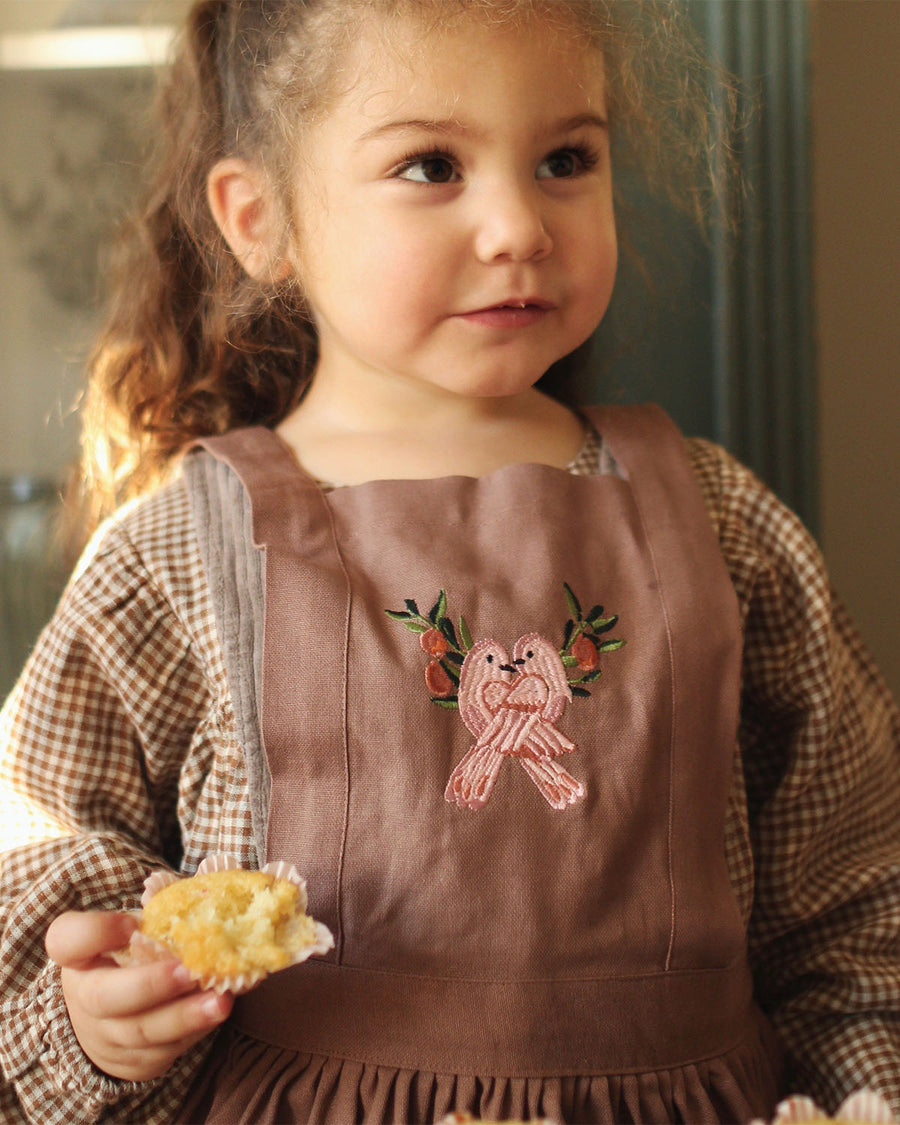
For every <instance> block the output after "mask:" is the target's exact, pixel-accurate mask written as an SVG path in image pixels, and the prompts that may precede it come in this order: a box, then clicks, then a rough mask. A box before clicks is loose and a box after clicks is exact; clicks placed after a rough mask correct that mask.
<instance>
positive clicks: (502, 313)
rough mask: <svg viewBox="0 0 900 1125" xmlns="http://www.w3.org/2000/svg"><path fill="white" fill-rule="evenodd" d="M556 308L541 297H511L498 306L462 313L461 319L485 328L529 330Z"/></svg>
mask: <svg viewBox="0 0 900 1125" xmlns="http://www.w3.org/2000/svg"><path fill="white" fill-rule="evenodd" d="M554 307H555V306H554V305H553V304H552V303H551V302H550V301H545V300H543V299H542V298H539V297H511V298H509V300H506V301H501V302H500V303H498V304H496V305H490V306H488V307H486V308H482V309H473V310H472V311H471V312H466V313H460V314H459V319H461V320H464V321H466V322H467V323H469V324H480V325H482V326H483V327H485V328H527V327H529V326H530V325H532V324H537V323H538V322H539V321H541V320H543V318H544V317H545V316H546V315H547V313H548V312H549V311H550V310H551V309H553V308H554Z"/></svg>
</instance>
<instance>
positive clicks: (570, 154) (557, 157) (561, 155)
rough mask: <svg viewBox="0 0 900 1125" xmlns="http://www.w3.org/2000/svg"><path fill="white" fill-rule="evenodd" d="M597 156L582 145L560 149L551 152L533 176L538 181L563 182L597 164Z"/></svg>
mask: <svg viewBox="0 0 900 1125" xmlns="http://www.w3.org/2000/svg"><path fill="white" fill-rule="evenodd" d="M597 160H598V156H597V154H596V153H595V152H594V151H593V150H592V149H589V148H587V147H586V146H583V145H572V147H571V148H560V149H557V151H556V152H551V153H550V155H549V156H547V157H545V158H544V159H543V160H542V161H541V162H540V164H539V165H538V167H537V171H536V172H535V176H536V178H537V179H539V180H565V179H570V178H571V177H572V176H578V175H580V174H581V173H582V172H587V171H589V170H590V169H591V168H593V167H594V165H595V164H596V163H597Z"/></svg>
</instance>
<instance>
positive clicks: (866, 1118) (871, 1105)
mask: <svg viewBox="0 0 900 1125" xmlns="http://www.w3.org/2000/svg"><path fill="white" fill-rule="evenodd" d="M824 1121H834V1122H844V1123H845V1125H898V1122H897V1118H896V1117H894V1115H893V1113H892V1112H891V1107H890V1106H889V1105H888V1104H887V1102H886V1101H885V1100H884V1098H882V1097H881V1095H880V1094H875V1093H873V1092H872V1091H871V1090H860V1091H859V1092H858V1093H856V1094H852V1095H851V1096H850V1097H849V1098H847V1100H846V1101H845V1102H843V1104H842V1105H841V1107H840V1109H839V1110H838V1111H837V1113H836V1114H835V1115H834V1117H829V1116H828V1115H827V1114H826V1113H825V1112H824V1111H823V1110H821V1109H820V1108H819V1107H818V1106H817V1105H816V1103H815V1102H814V1101H813V1100H812V1098H806V1097H802V1096H800V1095H795V1096H794V1097H790V1098H785V1100H784V1101H783V1102H779V1104H778V1106H777V1108H776V1110H775V1117H774V1118H773V1120H772V1125H807V1123H809V1122H824ZM751 1125H764V1123H763V1122H762V1121H754V1122H751Z"/></svg>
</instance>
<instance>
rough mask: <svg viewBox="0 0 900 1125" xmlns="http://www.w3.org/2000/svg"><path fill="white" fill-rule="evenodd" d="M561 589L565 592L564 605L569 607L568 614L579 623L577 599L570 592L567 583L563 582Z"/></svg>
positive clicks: (579, 606)
mask: <svg viewBox="0 0 900 1125" xmlns="http://www.w3.org/2000/svg"><path fill="white" fill-rule="evenodd" d="M563 589H564V590H565V592H566V604H567V605H568V607H569V613H571V614H572V616H573V617H574V618H575V619H576V620H577V621H581V620H582V617H581V603H580V602H579V601H578V598H576V597H575V594H574V593H573V592H572V587H571V586H570V585H569V583H568V582H563Z"/></svg>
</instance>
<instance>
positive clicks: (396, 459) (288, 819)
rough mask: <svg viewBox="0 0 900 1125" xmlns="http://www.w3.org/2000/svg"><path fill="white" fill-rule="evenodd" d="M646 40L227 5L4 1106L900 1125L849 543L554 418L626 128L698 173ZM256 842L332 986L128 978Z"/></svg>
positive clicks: (147, 250)
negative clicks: (182, 888) (280, 866)
mask: <svg viewBox="0 0 900 1125" xmlns="http://www.w3.org/2000/svg"><path fill="white" fill-rule="evenodd" d="M651 14H652V20H651V22H650V24H648V25H644V24H641V23H640V21H639V20H638V21H637V22H635V23H629V20H633V19H636V18H637V17H638V16H639V15H640V6H638V5H634V4H624V5H622V6H621V8H620V7H618V6H616V5H613V4H608V3H603V2H600V0H307V2H305V3H299V2H297V0H204V2H202V3H199V4H196V5H195V7H194V9H193V11H192V14H191V17H190V22H189V27H188V31H187V36H186V40H185V45H184V48H183V51H182V54H181V56H180V58H179V60H178V62H177V63H176V65H175V67H174V69H173V72H172V78H171V80H170V82H169V85H168V88H167V93H166V97H165V99H164V102H163V122H164V126H165V134H164V140H163V147H162V153H161V158H160V165H159V168H160V171H159V175H158V177H157V180H156V182H155V187H154V188H153V191H152V193H151V198H150V201H149V204H148V207H147V210H146V212H145V215H144V217H143V219H142V221H141V223H140V224H139V225H138V226H137V227H136V229H135V231H134V232H133V236H134V237H133V239H132V243H133V246H134V247H135V249H134V252H133V255H132V257H131V258H129V259H128V260H127V262H126V265H125V267H124V269H123V273H122V278H123V281H122V285H121V287H120V293H119V298H118V305H117V307H116V309H115V310H114V313H113V317H112V320H111V322H110V327H109V329H108V330H107V332H106V334H105V336H104V337H103V339H102V340H101V344H100V347H99V348H98V351H97V355H96V358H95V362H94V368H93V379H92V385H91V391H90V398H89V403H88V411H87V429H86V433H87V445H86V448H87V452H88V456H87V459H86V465H87V466H88V469H89V470H90V473H91V475H90V476H89V478H88V481H89V485H90V487H91V495H92V497H93V498H94V499H95V500H96V498H98V497H100V498H101V499H102V498H103V496H104V495H106V496H107V497H109V496H112V497H118V498H121V497H123V496H127V495H138V494H141V493H143V494H144V495H143V498H142V499H140V500H139V501H138V502H136V503H132V504H129V505H128V506H126V507H125V508H123V509H122V510H121V511H120V512H119V513H118V514H117V515H116V516H115V518H113V519H112V520H111V521H110V522H108V523H107V525H106V526H105V527H104V529H102V530H101V531H100V532H99V533H98V535H97V536H96V537H95V538H94V541H93V543H92V545H91V546H90V548H89V549H88V550H87V552H86V554H85V555H84V558H83V560H82V562H81V564H80V566H79V568H78V569H77V571H76V573H75V575H74V577H73V579H72V581H71V583H70V585H69V587H68V590H67V592H66V594H65V595H64V597H63V600H62V603H61V605H60V607H59V610H58V612H57V614H56V616H55V618H54V620H53V621H52V622H51V624H50V625H49V627H48V628H47V630H46V631H45V633H44V635H43V637H42V639H41V641H40V643H39V645H38V647H37V650H36V652H35V653H34V655H33V657H32V659H31V661H30V662H29V665H28V667H27V668H26V670H25V672H24V674H23V677H22V679H21V681H20V683H19V685H18V686H17V688H16V690H15V692H14V693H13V695H12V697H11V698H10V700H9V702H8V704H7V707H6V708H5V710H4V712H3V717H2V746H3V754H4V763H5V765H4V769H5V774H6V776H7V777H8V778H10V779H12V781H13V782H14V783H15V784H16V786H17V787H18V788H19V790H20V791H21V792H22V793H24V794H25V795H26V796H27V797H28V799H29V800H30V801H32V802H34V803H36V804H37V805H38V806H39V807H40V808H41V809H42V810H43V812H44V815H45V816H46V817H47V818H48V819H49V820H50V821H52V822H53V823H55V824H56V825H57V826H58V832H57V834H56V835H55V836H54V837H52V838H50V839H48V840H46V841H44V842H42V843H36V844H31V845H28V846H27V847H23V848H20V849H17V850H15V851H13V852H11V853H9V854H8V855H7V856H6V857H5V864H4V868H3V876H2V904H3V905H2V910H3V927H2V932H3V957H2V978H0V979H2V990H0V996H2V999H0V1009H2V1023H0V1026H2V1032H0V1066H2V1073H3V1081H4V1084H3V1086H2V1087H0V1110H2V1117H3V1120H4V1121H11V1122H12V1121H22V1120H28V1121H35V1122H41V1123H42V1125H46V1123H48V1122H60V1123H62V1122H65V1123H67V1125H68V1123H69V1122H71V1121H94V1120H110V1121H117V1122H124V1121H141V1122H171V1121H176V1120H177V1121H188V1122H190V1121H215V1122H225V1121H227V1122H234V1121H241V1122H254V1123H258V1122H276V1121H278V1122H287V1121H297V1122H301V1121H333V1122H348V1121H353V1120H365V1121H398V1122H405V1121H431V1120H439V1119H440V1118H442V1117H443V1116H444V1115H446V1114H447V1113H449V1112H451V1111H468V1112H471V1113H473V1114H475V1115H477V1116H481V1117H484V1118H511V1117H519V1118H529V1117H540V1116H546V1117H549V1118H552V1119H554V1120H557V1121H579V1122H581V1121H606V1122H613V1121H617V1122H624V1121H691V1122H700V1121H739V1120H748V1119H750V1118H751V1117H752V1116H753V1115H761V1116H764V1115H768V1114H771V1112H772V1110H773V1107H774V1105H775V1103H776V1101H777V1100H778V1098H779V1097H780V1096H781V1095H783V1094H785V1093H786V1092H788V1091H789V1090H791V1091H795V1092H803V1093H807V1094H810V1095H812V1096H814V1097H816V1098H817V1099H818V1100H819V1101H820V1102H821V1103H823V1104H824V1105H825V1106H827V1107H830V1108H833V1107H834V1106H835V1105H836V1104H837V1102H838V1101H839V1100H840V1099H841V1098H842V1097H844V1096H846V1095H847V1094H849V1093H850V1092H852V1091H853V1090H855V1089H857V1088H859V1087H863V1086H868V1087H870V1088H872V1089H874V1090H876V1091H879V1092H880V1093H881V1094H883V1095H884V1096H885V1097H886V1098H887V1099H889V1100H890V1101H891V1102H892V1105H893V1108H894V1110H895V1111H896V1112H900V1019H898V1017H900V958H898V952H900V911H898V908H897V901H898V900H897V894H898V871H900V865H898V856H900V769H898V766H900V755H898V749H900V723H898V715H897V711H896V709H895V708H894V705H893V704H892V702H891V700H890V698H889V696H888V694H887V692H886V689H885V687H884V685H883V683H882V681H881V680H880V678H879V677H878V674H877V673H876V671H875V670H874V669H873V668H872V666H871V664H870V662H869V660H868V658H867V657H866V655H865V653H864V652H863V650H862V649H861V647H860V644H859V642H858V640H857V639H856V636H855V634H854V632H853V630H852V628H851V626H850V625H849V624H848V622H847V620H846V617H845V615H844V613H843V611H842V610H841V608H840V606H839V604H838V603H837V602H836V601H835V600H834V599H833V598H832V596H831V593H830V591H829V587H828V582H827V579H826V576H825V574H824V571H823V568H822V563H821V560H820V558H819V555H818V554H817V552H816V549H815V547H814V546H813V544H812V543H811V541H810V539H809V537H808V536H807V535H806V533H805V532H804V531H803V529H802V528H801V527H800V526H799V525H798V522H797V520H796V519H795V518H794V517H793V516H792V515H791V514H790V513H789V512H787V511H786V510H785V509H784V508H783V507H781V506H780V505H779V503H778V501H777V500H775V499H774V497H773V496H772V495H771V494H770V493H769V492H767V491H766V489H765V488H764V487H763V486H762V485H761V484H760V483H759V482H758V481H757V480H756V479H755V478H754V477H753V476H752V475H751V474H750V473H749V472H748V471H747V470H745V469H743V468H742V467H741V466H739V465H737V464H736V463H735V462H734V461H733V460H731V459H730V458H729V457H728V455H727V454H726V453H724V452H723V451H722V450H721V449H719V448H717V447H715V446H713V445H711V444H709V443H706V442H701V441H687V442H685V441H684V440H683V439H682V438H681V437H680V436H679V435H678V434H677V433H676V432H675V431H674V428H673V427H672V425H671V423H670V422H669V421H668V420H667V419H666V418H665V417H664V416H662V414H661V413H660V412H659V411H657V410H655V409H653V408H649V407H648V408H630V409H629V408H613V407H605V408H599V409H585V410H582V411H576V410H574V409H572V408H570V407H569V406H567V405H565V404H564V403H563V402H562V401H561V400H559V399H557V398H554V397H550V396H549V395H548V394H547V393H545V392H544V390H541V389H538V387H537V384H538V383H539V381H541V380H545V377H546V378H547V379H550V380H551V382H550V383H549V385H550V386H553V385H555V384H554V383H553V382H552V380H553V379H555V378H557V377H558V376H560V374H565V371H564V368H565V365H566V364H570V363H571V362H572V359H571V357H572V356H573V355H577V354H578V352H579V349H580V348H581V345H582V344H583V343H584V342H585V341H586V340H587V339H588V337H589V336H590V335H591V334H592V332H593V331H594V329H595V328H596V327H597V325H598V324H599V322H600V321H601V320H602V318H603V316H604V312H605V310H606V307H607V303H608V301H609V299H610V294H611V292H612V287H613V279H614V275H615V272H616V258H617V235H616V226H615V221H614V215H613V181H612V176H613V170H612V166H611V158H610V135H611V133H614V132H617V131H618V132H619V133H621V132H623V131H625V132H627V131H629V130H630V131H631V132H632V134H633V135H635V136H636V137H638V138H639V139H640V138H641V137H643V139H644V140H646V141H647V142H648V147H649V148H651V149H653V148H656V149H657V150H660V151H661V152H662V153H663V154H666V153H667V152H670V151H671V153H672V155H673V156H675V157H677V156H678V151H681V150H678V151H676V148H675V145H676V143H677V142H678V138H679V137H680V142H681V143H682V144H686V143H687V142H686V140H685V138H686V137H687V135H688V134H687V133H685V131H684V130H681V131H680V132H679V130H678V128H676V127H675V126H673V128H672V129H671V130H668V126H667V125H666V122H667V120H668V117H667V115H668V114H669V113H670V112H671V110H672V105H671V104H669V102H668V101H667V97H666V93H665V90H666V88H665V86H664V85H663V86H660V85H659V82H660V81H661V80H662V78H663V77H664V76H665V73H666V72H665V71H658V70H657V68H656V64H655V63H653V62H652V61H651V55H650V47H649V46H648V44H647V42H646V40H645V39H644V38H642V36H643V34H644V31H642V28H643V29H644V30H647V29H649V31H650V32H651V33H652V34H653V35H654V36H655V38H656V39H657V40H659V42H660V43H662V45H663V46H668V48H669V49H670V51H671V50H674V47H673V44H674V45H677V43H678V42H679V40H678V39H677V38H676V36H677V31H676V30H675V29H673V25H672V22H671V20H670V19H669V18H668V17H666V18H665V19H663V15H664V14H665V13H660V12H655V13H651ZM656 57H657V56H655V55H654V56H652V58H656ZM686 58H687V56H686V55H685V54H684V53H680V54H679V53H677V52H676V53H674V54H670V56H669V62H670V71H669V73H671V74H672V75H674V77H675V79H676V84H677V83H678V82H680V80H681V79H682V78H683V77H684V74H685V73H686V72H685V70H684V64H685V59H686ZM642 72H644V73H645V74H646V76H647V77H648V79H650V78H652V79H653V82H654V83H655V84H651V85H648V86H644V85H642V84H641V82H640V81H638V79H639V78H640V76H641V73H642ZM691 73H693V72H691ZM687 96H688V97H689V98H690V89H689V88H688V95H687ZM690 105H693V103H692V102H689V103H688V108H690ZM701 109H702V107H701ZM688 116H689V115H688ZM701 116H702V112H701ZM696 120H697V121H699V118H696ZM684 122H685V115H684V114H683V115H682V124H684ZM676 125H677V123H676ZM667 130H668V131H667ZM701 142H702V138H701ZM560 365H562V367H561V366H560ZM548 373H549V374H548ZM546 385H548V384H547V383H546V381H545V382H542V383H541V386H542V387H543V386H546ZM197 439H200V440H199V442H198V440H197ZM163 478H166V479H165V481H163ZM151 486H154V487H151ZM155 486H158V487H155ZM104 489H105V493H104ZM601 673H602V674H601ZM214 852H224V853H227V854H228V855H230V856H232V857H233V858H235V859H237V860H239V861H240V862H241V863H242V864H244V865H245V866H248V867H255V866H257V865H259V864H261V863H264V862H266V861H268V860H273V859H281V860H288V861H290V862H292V863H294V864H296V865H297V867H298V868H299V870H300V871H302V872H303V873H304V874H305V876H306V877H307V879H308V882H309V890H310V909H311V912H312V913H313V914H314V915H315V916H316V917H317V918H320V919H321V920H322V921H323V922H325V923H326V924H327V925H328V926H329V927H330V929H331V931H332V933H333V934H334V937H335V943H336V944H335V949H334V951H333V953H331V954H329V955H328V956H326V957H323V958H321V959H320V960H317V961H311V962H307V963H306V964H304V965H300V966H297V967H295V968H294V969H290V970H286V971H285V972H283V973H280V974H278V975H276V976H273V977H270V978H269V979H268V980H267V981H266V982H264V983H263V984H262V985H261V986H260V987H258V988H257V989H256V990H254V991H252V992H250V993H249V994H247V995H246V996H244V997H242V998H240V999H238V1000H237V1001H233V1000H232V999H231V998H229V997H224V998H223V997H219V996H217V995H216V994H214V993H204V992H200V991H197V990H196V989H195V988H194V987H193V986H192V985H191V982H190V981H189V980H188V979H186V977H185V976H184V973H183V971H182V970H181V969H180V968H179V967H178V965H177V964H175V963H170V962H160V963H157V964H154V965H151V966H139V967H129V968H120V967H118V966H116V965H115V964H114V963H113V962H112V961H111V959H110V954H111V953H112V952H113V951H115V950H117V949H118V948H120V947H121V946H122V945H123V944H125V943H126V942H127V940H128V937H129V935H130V933H131V931H132V929H133V926H134V922H133V920H132V919H131V918H130V917H129V916H128V914H127V913H125V912H126V911H128V910H130V909H133V908H134V907H135V906H136V904H137V902H138V901H139V898H140V893H141V888H142V884H143V881H144V878H145V877H146V875H147V874H148V872H149V871H151V870H153V869H155V868H160V867H165V866H168V867H170V868H172V869H175V870H180V871H182V872H184V873H191V872H193V871H194V870H196V868H197V865H198V863H199V862H200V860H201V859H202V858H203V857H204V856H205V855H207V854H209V853H214ZM45 940H46V952H45V947H44V943H45Z"/></svg>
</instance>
